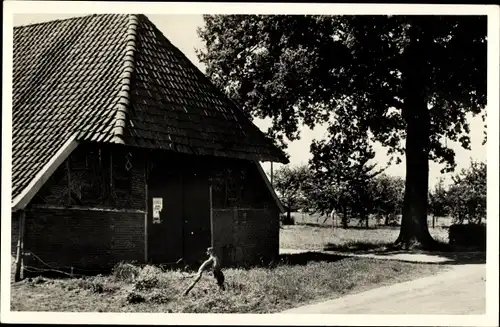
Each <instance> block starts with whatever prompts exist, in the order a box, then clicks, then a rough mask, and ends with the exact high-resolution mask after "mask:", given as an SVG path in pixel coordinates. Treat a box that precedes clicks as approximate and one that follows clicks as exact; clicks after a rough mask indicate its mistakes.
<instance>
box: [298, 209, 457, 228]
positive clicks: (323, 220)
mask: <svg viewBox="0 0 500 327" xmlns="http://www.w3.org/2000/svg"><path fill="white" fill-rule="evenodd" d="M291 216H292V218H293V219H294V221H295V224H297V225H311V226H329V227H332V219H330V217H329V216H325V215H320V214H310V213H304V212H292V213H291ZM337 219H338V220H337V222H336V223H337V224H339V225H340V218H337ZM432 219H433V218H432V216H429V217H428V220H427V223H428V225H429V227H431V226H432ZM383 223H384V221H383V220H380V221H377V220H376V219H375V218H373V217H372V218H370V221H369V222H368V225H369V227H371V228H374V227H377V228H378V227H385V226H384V225H383ZM451 224H452V218H451V217H436V218H435V221H434V226H435V227H436V228H439V227H448V226H450V225H451ZM358 225H359V220H358V219H351V221H350V223H349V226H350V227H357V226H358ZM362 227H364V222H363V223H362Z"/></svg>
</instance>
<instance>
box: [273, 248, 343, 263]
mask: <svg viewBox="0 0 500 327" xmlns="http://www.w3.org/2000/svg"><path fill="white" fill-rule="evenodd" d="M345 258H347V256H344V255H339V254H330V253H322V252H313V251H310V252H302V253H290V254H281V255H280V258H279V263H281V264H287V265H306V264H307V263H308V262H311V261H326V262H335V261H339V260H342V259H345Z"/></svg>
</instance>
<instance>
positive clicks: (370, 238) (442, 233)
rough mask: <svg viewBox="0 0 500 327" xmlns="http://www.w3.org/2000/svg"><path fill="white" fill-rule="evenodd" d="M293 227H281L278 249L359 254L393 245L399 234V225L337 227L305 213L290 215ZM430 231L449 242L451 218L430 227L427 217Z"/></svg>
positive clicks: (355, 222)
mask: <svg viewBox="0 0 500 327" xmlns="http://www.w3.org/2000/svg"><path fill="white" fill-rule="evenodd" d="M292 217H293V218H294V221H295V225H285V226H282V229H281V231H280V248H284V249H302V250H334V251H342V252H358V251H370V250H375V249H381V248H383V247H384V246H387V245H389V244H391V243H393V242H394V241H395V240H396V239H397V237H398V235H399V229H400V227H399V226H397V225H396V226H385V225H383V224H382V223H383V222H382V223H380V222H377V221H376V219H370V221H369V225H368V226H369V228H365V227H364V226H365V224H364V222H363V224H362V225H361V224H359V222H358V221H357V220H353V221H351V222H350V224H349V227H348V228H342V227H340V222H338V223H337V224H335V223H334V224H332V221H331V219H330V218H328V219H326V217H325V216H320V215H311V214H307V213H300V212H294V213H292ZM428 222H429V232H430V233H431V235H432V236H433V237H434V239H436V240H437V241H440V242H443V243H448V226H449V225H451V218H449V217H440V218H438V219H437V220H436V221H435V225H434V226H435V227H434V228H432V217H429V220H428Z"/></svg>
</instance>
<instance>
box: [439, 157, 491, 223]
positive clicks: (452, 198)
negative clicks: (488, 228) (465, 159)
mask: <svg viewBox="0 0 500 327" xmlns="http://www.w3.org/2000/svg"><path fill="white" fill-rule="evenodd" d="M447 206H448V210H449V212H450V214H451V216H452V217H453V218H454V220H455V221H456V222H458V223H463V222H464V221H468V222H470V223H481V222H482V221H483V220H484V219H485V218H486V164H485V163H484V162H476V161H472V162H471V164H470V167H468V168H467V169H462V170H461V171H460V172H459V173H457V174H455V176H453V184H452V185H450V187H449V189H448V191H447Z"/></svg>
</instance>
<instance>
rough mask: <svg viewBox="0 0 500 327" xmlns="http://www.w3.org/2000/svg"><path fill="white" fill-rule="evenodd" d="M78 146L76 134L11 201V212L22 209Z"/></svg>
mask: <svg viewBox="0 0 500 327" xmlns="http://www.w3.org/2000/svg"><path fill="white" fill-rule="evenodd" d="M77 146H78V142H77V141H76V134H75V135H73V136H72V137H70V138H69V140H68V141H66V143H64V145H63V146H62V147H61V148H60V149H59V150H58V151H57V152H56V154H55V155H54V156H53V157H52V158H51V159H50V160H49V162H48V163H47V164H46V165H45V166H44V167H43V169H42V170H40V171H39V172H38V173H37V174H36V175H35V177H34V178H33V179H32V180H31V182H30V183H29V184H28V186H26V187H25V188H24V190H23V191H22V192H21V194H19V195H18V196H17V197H16V198H15V199H14V200H13V201H12V211H17V210H21V209H24V208H25V207H26V206H27V205H28V204H29V203H30V201H31V200H32V199H33V197H34V196H35V195H36V194H37V193H38V191H39V190H40V188H41V187H42V186H43V185H44V184H45V183H46V182H47V180H48V179H49V178H50V176H52V174H53V173H54V172H55V171H56V169H57V168H59V166H60V165H61V164H62V163H63V162H64V160H66V159H67V158H68V157H69V155H70V154H71V152H73V150H74V149H76V147H77Z"/></svg>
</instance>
